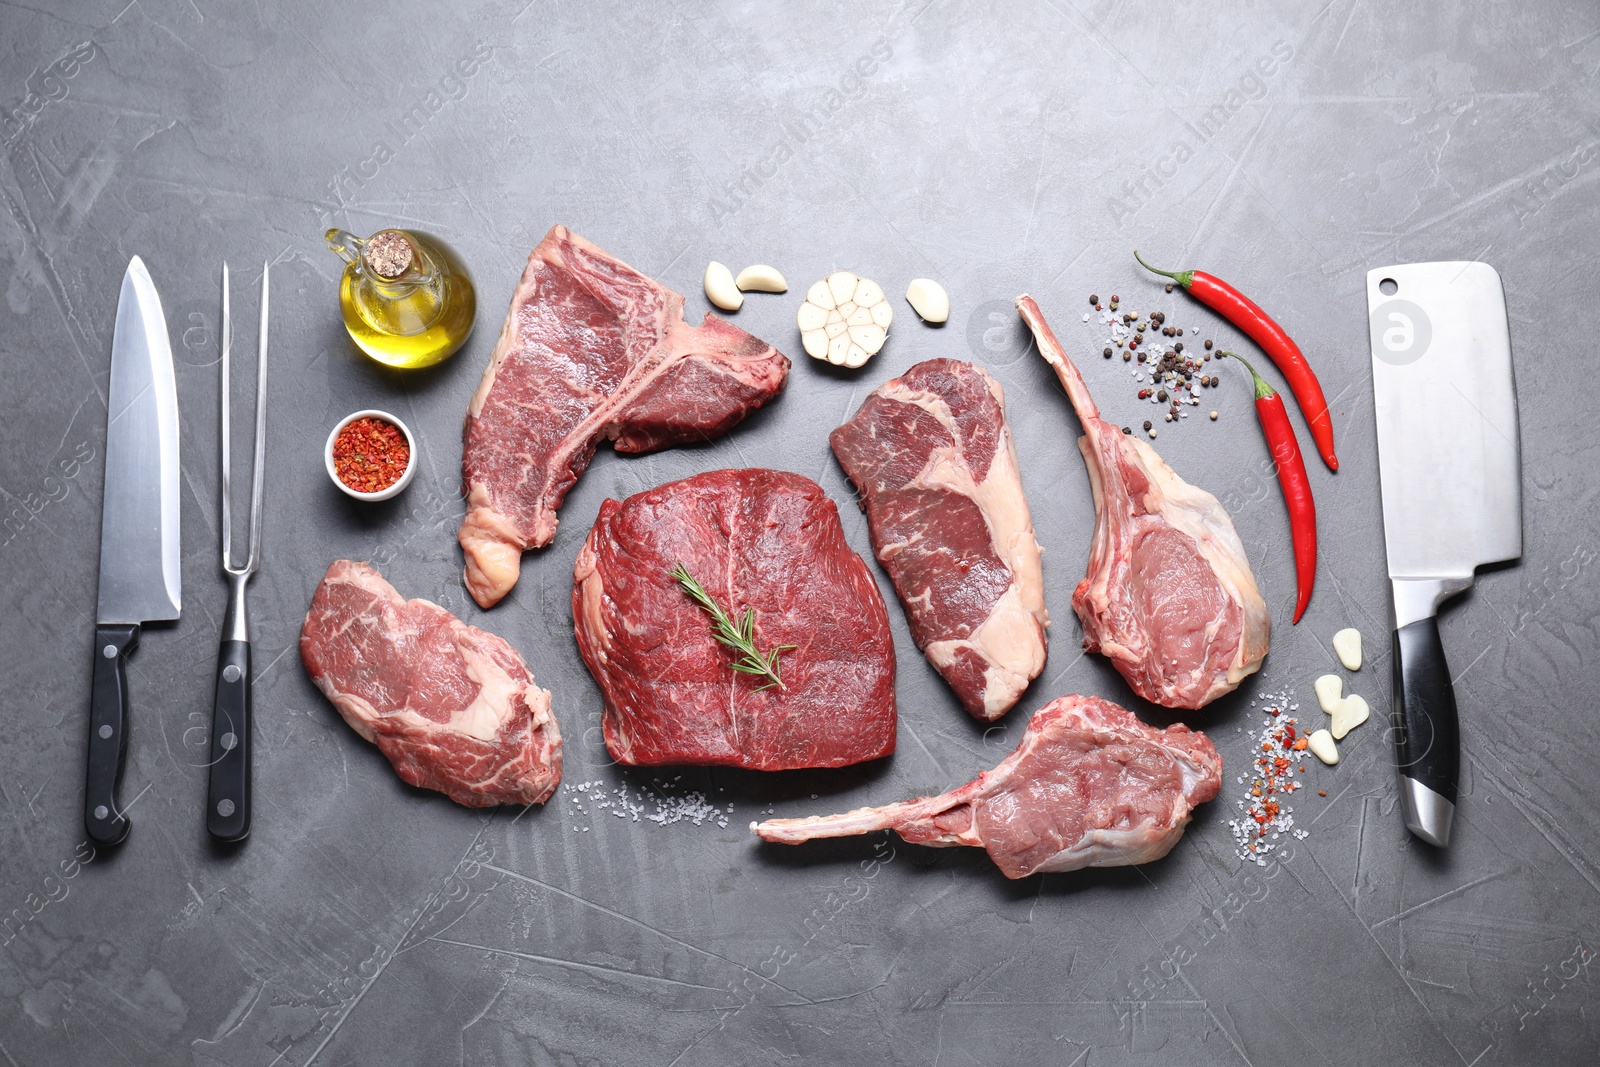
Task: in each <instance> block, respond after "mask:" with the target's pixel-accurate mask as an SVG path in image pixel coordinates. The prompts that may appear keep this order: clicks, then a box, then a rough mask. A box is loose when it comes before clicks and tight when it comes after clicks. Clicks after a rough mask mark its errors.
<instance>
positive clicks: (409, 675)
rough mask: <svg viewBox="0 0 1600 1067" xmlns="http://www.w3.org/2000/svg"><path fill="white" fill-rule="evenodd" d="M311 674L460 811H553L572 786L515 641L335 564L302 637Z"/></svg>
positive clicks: (423, 783) (355, 721)
mask: <svg viewBox="0 0 1600 1067" xmlns="http://www.w3.org/2000/svg"><path fill="white" fill-rule="evenodd" d="M300 659H301V661H302V662H303V663H304V664H305V668H306V673H307V674H309V675H310V676H311V680H312V681H313V682H315V683H316V684H317V688H318V689H321V690H322V692H323V694H324V695H325V696H326V697H327V698H328V699H329V700H331V701H333V706H334V707H335V708H337V709H338V710H339V714H340V715H342V716H344V721H345V722H347V723H349V724H350V728H351V729H353V730H354V731H355V732H356V733H358V734H360V735H361V736H362V737H364V738H366V739H367V740H368V741H371V742H373V743H374V744H376V745H377V746H378V749H379V751H381V752H382V753H383V754H384V755H385V756H387V757H389V762H390V763H392V764H394V769H395V772H396V773H397V774H399V775H400V777H401V778H402V779H404V780H405V781H406V782H407V783H409V784H411V785H414V786H418V787H420V788H423V789H436V790H438V791H439V792H441V793H443V794H444V795H445V796H447V797H449V798H450V799H451V800H454V801H455V802H456V803H458V804H465V805H467V806H468V807H474V808H484V807H490V806H492V805H495V804H542V803H544V802H545V801H546V800H548V799H549V797H550V794H552V793H554V792H555V790H556V784H557V783H558V782H560V781H561V731H560V730H559V728H558V727H557V726H556V720H555V717H554V716H553V715H551V714H550V693H549V692H548V691H547V690H544V689H541V688H539V687H538V686H537V685H534V684H533V675H532V674H531V673H530V672H529V670H528V666H527V664H525V663H524V662H523V661H522V657H521V656H519V655H518V654H517V650H516V649H514V648H512V647H511V646H510V645H509V644H507V643H506V642H505V641H504V640H502V639H501V638H499V637H496V636H495V635H494V634H491V633H485V632H484V631H482V630H480V629H478V628H477V627H475V626H468V625H466V624H465V623H463V622H461V621H460V620H459V619H457V618H456V617H455V616H454V615H451V614H450V613H449V612H448V611H446V610H444V609H443V608H441V607H440V606H439V605H437V604H431V603H429V602H428V601H426V600H406V599H405V598H404V597H402V596H401V595H400V594H399V593H397V592H395V590H394V587H393V586H391V585H390V584H389V583H388V582H386V581H384V580H383V576H382V575H380V574H379V573H378V572H377V571H376V570H374V569H373V568H372V567H370V566H368V565H367V564H365V563H354V562H351V561H350V560H347V559H341V560H336V561H334V563H333V565H332V566H331V567H329V568H328V573H327V574H325V575H324V576H323V578H322V584H321V585H319V586H317V592H316V595H315V596H314V597H313V598H312V601H311V610H310V611H308V612H307V613H306V621H305V625H304V626H303V627H302V628H301V630H300Z"/></svg>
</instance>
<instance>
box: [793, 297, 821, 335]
mask: <svg viewBox="0 0 1600 1067" xmlns="http://www.w3.org/2000/svg"><path fill="white" fill-rule="evenodd" d="M799 317H800V332H801V333H805V332H806V331H807V330H820V329H822V328H823V326H825V325H827V322H828V312H827V311H826V310H824V309H823V308H820V307H818V306H817V305H815V304H813V303H812V302H811V301H809V300H807V301H806V302H805V303H804V304H801V305H800V316H799Z"/></svg>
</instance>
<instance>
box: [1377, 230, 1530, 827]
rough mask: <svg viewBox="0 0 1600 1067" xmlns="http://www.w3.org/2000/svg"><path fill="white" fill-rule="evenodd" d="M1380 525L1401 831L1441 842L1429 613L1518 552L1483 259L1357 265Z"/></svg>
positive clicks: (1445, 800) (1442, 728) (1493, 284)
mask: <svg viewBox="0 0 1600 1067" xmlns="http://www.w3.org/2000/svg"><path fill="white" fill-rule="evenodd" d="M1367 311H1368V321H1369V324H1370V330H1371V342H1372V388H1373V399H1374V404H1375V412H1376V420H1377V429H1378V471H1379V476H1380V478H1381V480H1382V483H1383V532H1384V544H1385V548H1386V549H1387V554H1388V560H1389V578H1390V581H1391V584H1392V587H1393V591H1394V609H1395V634H1394V651H1395V656H1394V710H1393V719H1394V727H1395V731H1394V733H1395V744H1396V758H1397V760H1398V763H1399V767H1400V773H1401V776H1402V783H1401V785H1402V789H1401V800H1402V806H1403V808H1404V811H1405V818H1406V826H1407V827H1409V828H1410V829H1411V831H1412V832H1413V833H1415V834H1416V835H1417V836H1418V837H1420V838H1422V839H1423V840H1425V841H1428V842H1431V843H1432V844H1435V845H1441V846H1442V845H1445V844H1448V843H1449V840H1450V827H1451V823H1452V821H1453V819H1454V816H1455V801H1456V782H1457V778H1458V777H1459V773H1460V760H1461V744H1460V729H1459V725H1458V723H1457V718H1456V701H1455V692H1454V690H1453V688H1452V686H1451V683H1450V669H1449V665H1448V664H1447V663H1446V661H1445V656H1444V646H1443V644H1442V643H1441V641H1440V639H1439V627H1438V622H1437V620H1436V618H1435V615H1436V613H1437V610H1438V606H1439V604H1440V603H1441V602H1442V601H1444V600H1445V599H1447V598H1448V597H1451V596H1454V595H1455V594H1457V593H1460V592H1462V591H1463V590H1465V589H1467V588H1468V587H1469V586H1471V585H1472V581H1473V573H1474V571H1475V570H1476V569H1477V568H1478V567H1479V566H1481V565H1483V564H1486V563H1496V562H1500V561H1503V560H1511V559H1516V558H1517V557H1518V556H1520V555H1521V554H1522V489H1521V458H1520V447H1519V445H1518V429H1517V400H1516V391H1515V387H1514V383H1513V379H1512V372H1511V333H1510V328H1509V326H1508V324H1507V319H1506V308H1505V293H1504V290H1503V289H1502V287H1501V284H1500V275H1499V274H1497V273H1496V272H1495V270H1494V268H1493V267H1491V266H1489V265H1488V264H1486V263H1474V262H1452V263H1412V264H1402V265H1396V266H1392V267H1380V268H1378V269H1376V270H1372V271H1369V272H1368V273H1367Z"/></svg>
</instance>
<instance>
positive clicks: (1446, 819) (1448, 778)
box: [1394, 616, 1461, 845]
mask: <svg viewBox="0 0 1600 1067" xmlns="http://www.w3.org/2000/svg"><path fill="white" fill-rule="evenodd" d="M1394 740H1395V759H1396V761H1397V762H1398V763H1399V765H1400V773H1401V775H1402V776H1404V777H1405V778H1409V779H1410V780H1411V781H1412V782H1415V783H1417V784H1418V785H1421V786H1423V787H1424V788H1425V789H1428V790H1430V791H1432V793H1434V794H1437V796H1438V798H1439V799H1440V800H1442V801H1444V802H1445V803H1446V804H1447V805H1448V810H1445V809H1444V808H1441V807H1440V806H1439V804H1438V802H1437V801H1436V800H1434V798H1432V797H1429V796H1427V794H1421V793H1416V792H1415V791H1414V790H1413V791H1412V796H1411V798H1410V799H1411V800H1412V801H1413V802H1414V803H1413V804H1412V805H1408V812H1409V811H1410V810H1411V807H1412V806H1420V807H1421V808H1422V812H1421V821H1422V822H1423V823H1424V825H1423V826H1421V827H1419V826H1416V825H1411V830H1412V832H1414V833H1416V834H1417V835H1418V836H1420V837H1422V838H1423V839H1424V840H1428V841H1430V842H1432V843H1433V844H1436V845H1444V844H1447V843H1448V842H1449V839H1450V825H1451V820H1452V817H1453V815H1454V812H1455V803H1456V785H1457V782H1458V781H1459V779H1460V775H1461V724H1460V721H1459V720H1458V719H1457V716H1456V693H1455V689H1454V687H1453V686H1452V685H1451V684H1450V665H1449V664H1448V663H1447V662H1446V661H1445V658H1444V643H1443V642H1442V641H1440V640H1439V620H1438V619H1436V618H1434V617H1432V616H1429V617H1428V618H1425V619H1418V620H1417V621H1415V622H1411V623H1407V624H1406V625H1405V626H1402V627H1400V628H1399V629H1398V630H1396V631H1395V633H1394ZM1402 787H1404V788H1408V789H1409V788H1410V786H1409V783H1402ZM1418 798H1420V800H1419V799H1418ZM1430 811H1433V812H1434V813H1435V814H1433V815H1431V816H1430V814H1429V812H1430ZM1408 825H1410V824H1409V821H1408Z"/></svg>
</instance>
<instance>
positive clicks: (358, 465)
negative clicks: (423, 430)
mask: <svg viewBox="0 0 1600 1067" xmlns="http://www.w3.org/2000/svg"><path fill="white" fill-rule="evenodd" d="M410 465H411V445H410V444H409V443H408V442H407V441H406V435H405V434H403V433H401V432H400V427H398V426H396V425H395V424H394V423H392V422H389V421H388V420H387V419H380V418H375V417H374V416H371V415H364V416H362V417H361V418H359V419H356V420H355V421H354V422H352V423H350V424H349V425H347V426H346V427H345V428H344V429H342V430H340V431H339V436H338V437H336V438H334V440H333V469H334V473H336V474H338V476H339V480H340V481H341V482H343V483H344V484H345V485H348V486H349V487H350V488H352V489H354V490H355V491H356V492H358V493H380V492H382V491H383V490H385V489H387V488H389V487H390V486H391V485H393V484H394V483H395V482H398V481H399V480H400V476H401V475H403V474H404V473H405V472H406V468H407V467H408V466H410Z"/></svg>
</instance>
